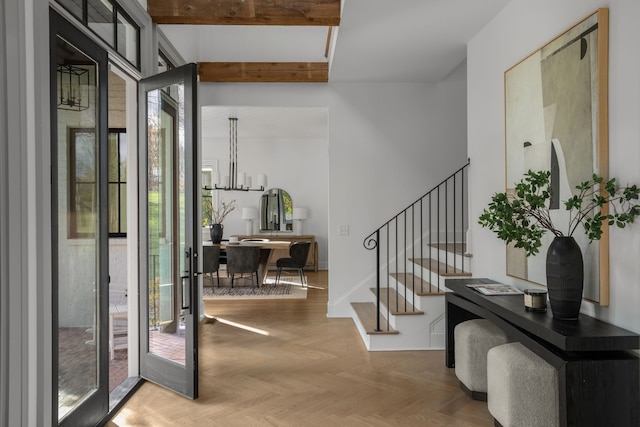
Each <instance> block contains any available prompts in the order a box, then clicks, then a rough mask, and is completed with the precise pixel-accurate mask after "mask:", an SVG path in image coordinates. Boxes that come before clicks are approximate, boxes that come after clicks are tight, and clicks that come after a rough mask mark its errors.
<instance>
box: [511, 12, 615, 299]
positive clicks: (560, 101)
mask: <svg viewBox="0 0 640 427" xmlns="http://www.w3.org/2000/svg"><path fill="white" fill-rule="evenodd" d="M608 16H609V14H608V9H606V8H605V9H598V10H597V11H596V12H595V13H593V14H592V15H590V16H588V17H587V18H585V19H584V20H582V21H580V22H579V23H577V24H576V25H574V26H573V27H571V28H570V29H568V30H567V31H566V32H565V33H563V34H561V35H559V36H558V37H556V38H555V39H553V40H552V41H550V42H549V43H547V44H546V45H545V46H543V47H542V48H541V49H539V50H537V51H535V52H533V53H532V54H531V55H529V56H527V57H526V58H525V59H523V60H522V61H520V62H519V63H517V64H516V65H514V66H513V67H512V68H510V69H508V70H507V71H505V76H504V82H505V145H506V146H505V164H506V189H507V192H510V191H513V187H514V186H515V183H517V182H518V181H520V180H521V179H522V175H523V174H524V173H525V172H526V171H528V170H534V171H535V170H548V171H551V182H552V188H553V194H554V196H553V197H552V200H551V204H550V208H551V215H552V219H553V221H554V223H555V224H556V225H557V226H559V228H560V229H566V228H567V226H568V222H569V214H568V212H567V211H566V210H565V208H564V204H563V201H564V200H567V199H568V198H569V197H570V196H571V195H572V194H573V193H574V192H575V191H576V190H575V187H576V186H577V185H578V184H580V183H581V182H584V181H587V180H588V179H589V178H590V177H591V175H592V174H593V173H594V172H595V173H598V174H599V175H601V176H604V177H607V176H608V163H609V159H608V107H607V105H608V94H607V87H608V39H609V37H608V26H609V24H608V21H609V19H608ZM574 237H575V239H576V241H577V242H578V244H579V245H580V247H581V249H582V254H583V258H584V266H585V272H584V273H585V274H584V278H585V280H584V293H583V297H584V298H586V299H588V300H591V301H594V302H597V303H599V304H600V305H608V303H609V233H608V230H607V229H606V228H605V230H604V233H603V236H602V239H601V240H600V241H594V242H592V243H589V240H588V239H587V237H586V235H585V234H584V233H583V232H582V230H578V231H576V233H575V234H574ZM552 240H553V236H552V235H551V233H546V234H545V236H544V238H543V246H542V247H541V248H540V252H539V253H538V254H537V255H535V256H530V257H527V256H526V255H525V253H524V251H523V250H522V249H517V248H515V247H513V246H512V245H508V246H507V274H508V275H510V276H514V277H517V278H520V279H524V280H527V281H530V282H535V283H539V284H546V270H545V260H546V253H547V248H548V247H549V244H550V243H551V241H552Z"/></svg>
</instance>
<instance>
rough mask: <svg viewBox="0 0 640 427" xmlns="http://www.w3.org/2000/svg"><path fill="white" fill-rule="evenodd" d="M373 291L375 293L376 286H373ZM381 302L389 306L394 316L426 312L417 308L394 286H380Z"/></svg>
mask: <svg viewBox="0 0 640 427" xmlns="http://www.w3.org/2000/svg"><path fill="white" fill-rule="evenodd" d="M371 292H373V294H374V295H375V294H376V288H371ZM387 302H388V305H387ZM380 303H381V304H383V305H384V306H385V307H387V309H389V312H390V313H391V314H393V315H394V316H402V315H421V314H424V311H422V310H418V309H417V308H415V307H414V306H413V304H411V303H410V302H409V301H407V300H406V298H405V297H403V296H402V295H399V294H398V291H396V290H395V289H394V288H380Z"/></svg>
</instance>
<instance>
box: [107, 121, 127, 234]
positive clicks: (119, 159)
mask: <svg viewBox="0 0 640 427" xmlns="http://www.w3.org/2000/svg"><path fill="white" fill-rule="evenodd" d="M126 235H127V134H126V130H125V129H109V237H126Z"/></svg>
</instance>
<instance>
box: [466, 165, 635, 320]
mask: <svg viewBox="0 0 640 427" xmlns="http://www.w3.org/2000/svg"><path fill="white" fill-rule="evenodd" d="M576 190H578V191H577V194H574V195H573V196H572V197H571V198H569V199H568V200H566V201H564V202H563V203H564V207H565V209H566V210H567V211H569V224H568V228H567V229H565V230H560V229H559V228H557V227H556V226H555V225H554V223H553V221H552V220H551V215H550V212H549V207H548V206H549V200H550V199H551V196H552V189H551V172H549V171H537V172H536V171H531V170H529V171H528V172H527V173H525V175H524V178H523V179H522V180H521V181H520V182H518V183H517V184H516V186H515V191H514V193H513V194H507V193H496V194H494V195H493V197H492V199H491V203H489V205H488V207H487V208H486V209H484V211H483V213H482V215H480V218H479V221H478V222H479V224H480V225H481V226H483V227H486V228H489V229H490V230H491V231H493V232H495V233H496V234H497V236H498V237H499V238H500V239H502V240H504V241H505V242H507V243H512V242H513V243H514V244H515V247H516V248H522V249H524V251H525V252H526V254H527V256H530V255H535V254H536V253H538V252H539V249H540V246H541V245H542V242H541V238H542V236H543V234H544V233H545V232H547V231H550V232H551V233H553V234H554V236H555V237H554V239H553V242H552V243H551V245H550V246H549V249H548V251H547V258H546V261H547V287H548V291H549V301H550V304H551V310H552V312H553V316H554V317H555V318H558V319H577V318H578V313H579V312H580V303H581V301H582V286H583V283H582V281H583V274H584V273H583V271H584V270H583V261H582V253H581V251H580V247H579V246H578V244H577V243H576V241H575V239H574V238H573V234H574V233H575V231H576V230H577V229H578V228H579V227H580V225H582V227H583V229H584V232H585V234H586V236H587V238H588V239H589V241H590V242H591V241H593V240H599V239H600V238H601V237H602V227H603V224H605V223H607V224H608V225H616V226H618V227H619V228H624V227H625V226H626V225H627V224H630V223H632V222H633V221H634V219H635V217H636V216H638V215H640V205H639V204H637V201H638V197H639V194H640V188H639V187H638V186H637V185H632V186H627V187H619V186H618V185H617V184H616V179H615V178H612V179H610V180H608V181H606V182H605V181H604V179H603V178H602V177H601V176H598V175H596V174H594V175H593V176H592V177H591V179H590V180H589V181H585V182H583V183H581V184H580V185H578V186H576ZM605 207H608V208H610V212H607V210H606V209H603V208H605Z"/></svg>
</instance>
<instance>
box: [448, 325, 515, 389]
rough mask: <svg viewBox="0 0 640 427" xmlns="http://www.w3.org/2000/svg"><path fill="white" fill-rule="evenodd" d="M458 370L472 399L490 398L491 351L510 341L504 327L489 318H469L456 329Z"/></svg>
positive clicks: (457, 372)
mask: <svg viewBox="0 0 640 427" xmlns="http://www.w3.org/2000/svg"><path fill="white" fill-rule="evenodd" d="M453 334H454V342H455V369H456V370H455V372H456V376H457V377H458V380H460V387H461V388H462V389H463V390H464V391H465V393H466V394H467V395H469V396H470V397H471V398H472V399H476V400H484V401H486V400H487V351H489V349H490V348H492V347H495V346H497V345H501V344H505V343H507V342H508V339H507V335H506V334H505V333H504V331H503V330H502V329H500V328H498V327H497V326H495V325H494V324H493V323H491V322H490V321H489V320H485V319H474V320H467V321H466V322H462V323H460V324H458V325H456V327H455V329H454V330H453Z"/></svg>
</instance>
